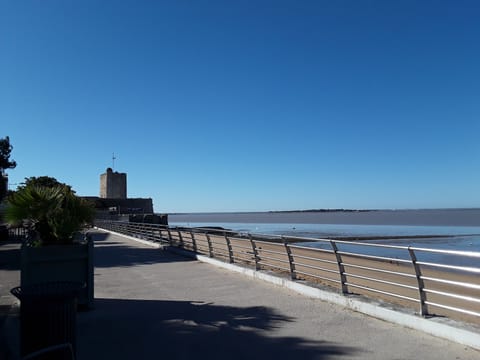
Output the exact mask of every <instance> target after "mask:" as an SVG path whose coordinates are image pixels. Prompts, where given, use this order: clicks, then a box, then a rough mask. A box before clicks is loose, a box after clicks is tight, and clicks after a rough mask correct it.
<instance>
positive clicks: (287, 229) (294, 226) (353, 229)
mask: <svg viewBox="0 0 480 360" xmlns="http://www.w3.org/2000/svg"><path fill="white" fill-rule="evenodd" d="M200 215H201V216H200ZM301 215H302V214H300V217H299V214H298V213H297V214H295V217H291V218H294V219H295V221H296V222H287V223H285V222H284V223H280V222H275V223H261V222H258V223H257V222H251V220H252V219H254V218H252V219H250V218H248V222H238V221H236V220H237V219H238V220H244V219H246V217H245V215H244V214H241V216H237V217H236V216H235V214H229V216H228V217H226V216H225V214H222V216H219V217H216V216H215V214H209V216H207V217H205V214H199V215H198V216H196V214H189V215H188V216H185V215H182V216H175V215H171V216H170V217H169V224H170V225H172V226H188V227H205V226H212V227H213V226H215V227H222V228H225V229H229V230H232V231H236V232H241V233H242V232H243V233H255V234H265V235H284V236H295V237H303V238H308V239H307V240H306V241H305V242H303V243H300V244H299V245H302V246H308V247H317V248H327V249H329V248H330V244H329V243H328V242H322V241H316V240H315V239H331V238H355V237H361V238H362V239H364V240H362V241H361V244H359V242H356V243H355V244H352V243H351V242H350V243H349V242H348V241H346V242H340V243H339V244H338V246H339V248H340V250H342V251H349V252H350V251H351V252H361V253H364V254H368V255H375V256H386V257H391V258H393V259H405V260H409V259H410V258H409V253H408V250H406V247H408V246H411V247H415V248H426V249H441V250H453V251H458V250H460V251H467V252H480V226H452V225H443V226H439V225H434V226H432V225H390V224H387V225H385V224H338V223H335V224H324V223H299V222H298V221H299V220H300V221H301ZM306 215H307V216H305V218H306V219H309V220H310V219H311V218H312V217H311V214H306ZM339 215H340V214H339ZM372 216H373V217H374V216H375V214H372ZM372 216H370V218H372ZM256 218H262V217H258V216H257V217H256ZM263 218H267V219H268V216H267V217H263ZM271 218H273V219H276V218H275V217H271ZM288 218H289V217H288V216H284V217H283V219H284V220H287V221H288ZM330 218H332V217H330ZM198 219H200V220H201V221H195V220H198ZM216 219H221V220H227V221H222V222H218V221H214V220H216ZM333 219H334V220H336V218H333ZM178 220H181V221H178ZM185 220H187V221H185ZM209 220H210V221H209ZM393 222H394V221H393ZM434 223H435V222H434ZM403 236H404V237H405V238H401V237H403ZM418 236H421V237H418ZM422 236H428V237H426V238H424V237H422ZM382 237H384V238H382ZM391 237H400V238H395V239H391ZM368 238H371V239H368ZM365 239H366V240H365ZM364 243H365V244H366V243H369V244H381V245H395V246H400V247H402V248H401V249H394V248H386V247H380V248H379V247H371V246H367V245H362V244H364ZM416 255H417V258H418V260H419V261H427V262H435V263H442V264H451V265H462V266H474V267H480V258H478V257H464V256H462V257H459V256H455V255H450V254H437V253H432V252H428V251H421V250H416Z"/></svg>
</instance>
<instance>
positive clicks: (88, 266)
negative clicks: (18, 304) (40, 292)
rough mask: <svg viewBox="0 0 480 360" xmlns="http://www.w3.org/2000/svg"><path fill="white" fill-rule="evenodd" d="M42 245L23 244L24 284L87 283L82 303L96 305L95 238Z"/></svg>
mask: <svg viewBox="0 0 480 360" xmlns="http://www.w3.org/2000/svg"><path fill="white" fill-rule="evenodd" d="M87 238H88V239H89V240H88V241H84V242H82V243H74V244H68V245H48V246H40V247H29V246H22V249H21V280H20V284H21V286H22V287H28V286H31V285H35V284H41V283H46V282H59V281H68V282H76V283H82V284H85V288H83V289H82V290H81V291H80V293H79V297H78V305H80V306H82V307H86V308H93V287H94V284H93V241H92V239H91V238H90V237H87Z"/></svg>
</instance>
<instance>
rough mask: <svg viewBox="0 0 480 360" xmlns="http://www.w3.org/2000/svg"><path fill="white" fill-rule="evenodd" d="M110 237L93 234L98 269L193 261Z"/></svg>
mask: <svg viewBox="0 0 480 360" xmlns="http://www.w3.org/2000/svg"><path fill="white" fill-rule="evenodd" d="M105 235H106V236H105ZM108 235H109V234H104V233H93V234H92V238H93V240H94V241H95V250H94V251H95V253H94V262H95V267H97V268H105V267H130V266H136V265H148V264H159V263H169V262H179V261H193V259H191V258H187V257H183V256H179V255H175V254H172V253H170V252H167V251H163V250H162V249H158V248H153V247H141V246H135V244H134V243H132V245H131V246H129V245H128V243H126V242H119V241H115V240H114V239H113V238H112V237H109V236H108ZM98 239H100V240H98ZM107 239H108V240H110V241H107Z"/></svg>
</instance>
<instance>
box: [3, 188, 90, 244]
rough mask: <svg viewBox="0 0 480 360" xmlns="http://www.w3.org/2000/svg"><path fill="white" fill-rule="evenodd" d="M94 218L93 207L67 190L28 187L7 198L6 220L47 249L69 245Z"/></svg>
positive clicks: (69, 189)
mask: <svg viewBox="0 0 480 360" xmlns="http://www.w3.org/2000/svg"><path fill="white" fill-rule="evenodd" d="M93 214H94V211H93V207H92V206H91V205H90V204H89V203H88V202H87V201H86V200H84V199H81V198H79V197H77V196H76V195H75V194H74V192H73V191H72V190H71V188H69V187H66V186H62V185H56V186H53V187H48V186H39V185H30V186H25V187H23V188H21V189H20V190H18V191H17V192H15V193H14V194H12V195H11V196H10V197H9V198H8V200H7V208H6V211H5V219H6V220H7V222H9V223H10V224H14V225H18V224H19V223H24V224H26V225H27V226H28V227H29V228H30V229H31V230H33V232H34V233H35V235H36V238H35V243H38V242H40V243H41V244H42V245H48V244H61V243H71V242H72V241H73V236H74V234H75V233H76V232H77V231H79V230H81V228H82V227H83V226H84V225H85V224H86V223H89V222H91V221H92V219H93Z"/></svg>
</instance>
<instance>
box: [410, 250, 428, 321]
mask: <svg viewBox="0 0 480 360" xmlns="http://www.w3.org/2000/svg"><path fill="white" fill-rule="evenodd" d="M408 253H409V254H410V258H411V259H412V265H413V269H414V270H415V276H416V278H417V284H418V295H419V300H420V314H421V315H422V316H427V315H428V308H427V304H425V301H426V300H427V299H426V296H425V291H423V289H424V288H425V284H424V282H423V279H422V271H421V269H420V265H418V264H417V256H416V255H415V252H414V251H413V249H411V248H410V246H409V247H408Z"/></svg>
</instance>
